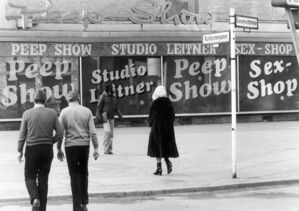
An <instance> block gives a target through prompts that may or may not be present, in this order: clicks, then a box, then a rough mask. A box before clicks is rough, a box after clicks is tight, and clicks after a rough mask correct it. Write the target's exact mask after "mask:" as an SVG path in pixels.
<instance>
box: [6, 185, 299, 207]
mask: <svg viewBox="0 0 299 211" xmlns="http://www.w3.org/2000/svg"><path fill="white" fill-rule="evenodd" d="M292 184H299V179H290V180H278V181H265V182H253V183H239V184H231V185H218V186H205V187H193V188H178V189H164V190H145V191H130V192H107V193H90V194H89V197H90V198H110V197H111V198H112V197H134V196H152V195H162V194H174V193H193V192H209V191H223V190H238V189H245V188H257V187H267V186H278V185H292ZM66 199H72V195H60V196H48V201H54V200H66ZM28 200H29V199H28V197H27V198H23V197H22V198H8V199H0V203H12V202H18V203H19V202H25V201H28Z"/></svg>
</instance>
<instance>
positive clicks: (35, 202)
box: [32, 199, 40, 211]
mask: <svg viewBox="0 0 299 211" xmlns="http://www.w3.org/2000/svg"><path fill="white" fill-rule="evenodd" d="M39 206H40V201H39V199H34V200H33V202H32V211H39Z"/></svg>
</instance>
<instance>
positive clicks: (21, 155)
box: [18, 152, 23, 163]
mask: <svg viewBox="0 0 299 211" xmlns="http://www.w3.org/2000/svg"><path fill="white" fill-rule="evenodd" d="M22 158H23V152H19V155H18V162H19V163H22V162H23V160H22Z"/></svg>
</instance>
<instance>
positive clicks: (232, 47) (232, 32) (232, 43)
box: [229, 8, 237, 178]
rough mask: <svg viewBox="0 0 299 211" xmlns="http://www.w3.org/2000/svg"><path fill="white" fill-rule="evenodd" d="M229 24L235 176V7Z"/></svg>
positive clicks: (235, 165)
mask: <svg viewBox="0 0 299 211" xmlns="http://www.w3.org/2000/svg"><path fill="white" fill-rule="evenodd" d="M229 14H230V15H229V25H230V27H229V28H230V65H231V119H232V120H231V121H232V177H233V178H237V170H236V169H237V156H236V154H237V153H236V151H237V150H236V132H237V118H236V52H235V46H236V39H235V21H236V20H235V18H236V16H235V9H234V8H231V9H230V13H229Z"/></svg>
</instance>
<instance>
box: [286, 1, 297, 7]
mask: <svg viewBox="0 0 299 211" xmlns="http://www.w3.org/2000/svg"><path fill="white" fill-rule="evenodd" d="M287 5H288V6H294V7H299V0H287Z"/></svg>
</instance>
